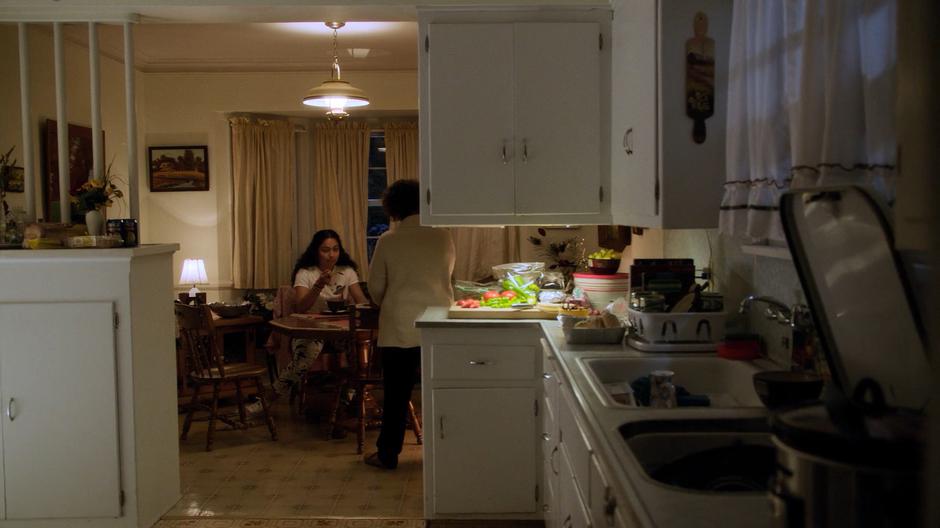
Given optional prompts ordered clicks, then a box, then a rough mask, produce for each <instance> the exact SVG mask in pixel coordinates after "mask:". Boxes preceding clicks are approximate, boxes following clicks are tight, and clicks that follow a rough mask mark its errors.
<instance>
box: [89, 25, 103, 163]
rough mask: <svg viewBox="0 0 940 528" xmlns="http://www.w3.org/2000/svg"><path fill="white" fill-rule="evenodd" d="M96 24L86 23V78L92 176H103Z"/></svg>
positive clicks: (99, 76) (99, 74)
mask: <svg viewBox="0 0 940 528" xmlns="http://www.w3.org/2000/svg"><path fill="white" fill-rule="evenodd" d="M98 58H99V57H98V24H96V23H95V22H89V23H88V70H89V71H88V79H89V82H90V83H91V88H90V91H91V148H92V178H94V179H96V180H101V179H103V178H104V165H103V164H104V160H103V159H102V158H103V157H104V144H103V143H104V142H103V141H102V138H101V68H100V66H99V65H98Z"/></svg>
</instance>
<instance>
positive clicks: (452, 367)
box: [431, 345, 538, 381]
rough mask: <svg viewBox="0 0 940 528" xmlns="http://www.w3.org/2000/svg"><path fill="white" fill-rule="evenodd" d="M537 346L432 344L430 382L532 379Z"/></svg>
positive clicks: (535, 366) (535, 365)
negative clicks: (431, 380)
mask: <svg viewBox="0 0 940 528" xmlns="http://www.w3.org/2000/svg"><path fill="white" fill-rule="evenodd" d="M537 358H538V356H537V355H536V347H534V346H531V345H485V346H481V345H433V346H432V348H431V379H433V380H525V381H529V380H533V379H535V376H536V369H537Z"/></svg>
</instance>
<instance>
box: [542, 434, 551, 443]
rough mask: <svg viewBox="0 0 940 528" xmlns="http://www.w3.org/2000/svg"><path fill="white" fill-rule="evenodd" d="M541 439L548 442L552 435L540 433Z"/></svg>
mask: <svg viewBox="0 0 940 528" xmlns="http://www.w3.org/2000/svg"><path fill="white" fill-rule="evenodd" d="M542 440H545V441H546V442H550V441H551V440H552V435H550V434H548V433H542Z"/></svg>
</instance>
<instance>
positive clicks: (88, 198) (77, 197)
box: [72, 162, 124, 212]
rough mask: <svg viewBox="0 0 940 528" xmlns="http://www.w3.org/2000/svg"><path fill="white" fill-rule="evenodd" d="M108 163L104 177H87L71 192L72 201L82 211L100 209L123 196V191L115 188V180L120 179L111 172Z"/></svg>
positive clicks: (109, 205)
mask: <svg viewBox="0 0 940 528" xmlns="http://www.w3.org/2000/svg"><path fill="white" fill-rule="evenodd" d="M113 163H114V162H112V163H110V164H108V168H107V170H105V172H104V177H103V178H102V179H100V180H97V179H94V178H92V179H89V180H88V181H86V182H85V183H83V184H82V186H81V187H79V188H78V189H77V190H76V191H73V192H72V203H73V204H75V205H77V206H78V207H79V209H80V210H81V211H83V212H87V211H100V210H101V209H104V208H106V207H111V206H112V205H113V204H114V199H115V198H123V197H124V192H123V191H121V190H120V189H118V188H117V186H116V185H115V182H117V181H120V179H119V178H118V177H117V176H115V175H113V174H111V165H113Z"/></svg>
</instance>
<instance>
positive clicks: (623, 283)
mask: <svg viewBox="0 0 940 528" xmlns="http://www.w3.org/2000/svg"><path fill="white" fill-rule="evenodd" d="M574 285H575V286H576V287H578V288H581V289H582V290H584V294H585V295H587V298H588V300H589V301H591V305H592V306H594V308H597V309H598V310H603V309H604V307H606V306H607V305H608V304H610V303H612V302H614V301H615V300H617V299H619V298H620V297H626V296H627V295H629V294H630V274H629V273H612V274H609V275H598V274H596V273H575V274H574Z"/></svg>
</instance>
